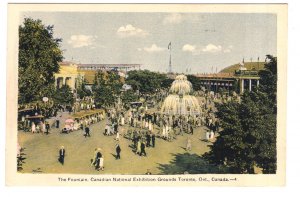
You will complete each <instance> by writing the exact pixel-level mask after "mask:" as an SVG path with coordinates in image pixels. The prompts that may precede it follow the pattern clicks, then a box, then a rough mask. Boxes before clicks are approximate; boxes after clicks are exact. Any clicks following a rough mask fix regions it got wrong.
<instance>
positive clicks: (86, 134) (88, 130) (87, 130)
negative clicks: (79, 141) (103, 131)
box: [84, 127, 91, 137]
mask: <svg viewBox="0 0 300 197" xmlns="http://www.w3.org/2000/svg"><path fill="white" fill-rule="evenodd" d="M84 131H85V135H84V136H85V137H87V136H89V137H91V135H90V128H89V127H85V129H84Z"/></svg>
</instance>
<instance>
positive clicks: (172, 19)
mask: <svg viewBox="0 0 300 197" xmlns="http://www.w3.org/2000/svg"><path fill="white" fill-rule="evenodd" d="M182 21H183V16H182V15H181V14H179V13H172V14H168V15H167V16H166V17H165V18H164V20H163V23H164V24H179V23H181V22H182Z"/></svg>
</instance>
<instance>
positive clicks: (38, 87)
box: [18, 18, 63, 103]
mask: <svg viewBox="0 0 300 197" xmlns="http://www.w3.org/2000/svg"><path fill="white" fill-rule="evenodd" d="M53 30H54V27H53V26H45V25H43V24H42V21H41V20H33V19H31V18H25V19H24V24H23V26H19V98H18V100H19V103H29V102H32V101H36V100H41V98H42V97H44V96H47V97H51V96H52V94H53V93H54V73H57V72H58V71H59V64H58V62H60V61H62V59H63V56H62V51H61V50H60V48H59V47H60V43H61V41H62V40H61V39H58V38H53V33H54V32H53Z"/></svg>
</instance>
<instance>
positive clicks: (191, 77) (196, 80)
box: [187, 75, 202, 91]
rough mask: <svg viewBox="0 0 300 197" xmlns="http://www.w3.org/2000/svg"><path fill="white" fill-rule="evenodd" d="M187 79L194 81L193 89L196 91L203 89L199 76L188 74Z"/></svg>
mask: <svg viewBox="0 0 300 197" xmlns="http://www.w3.org/2000/svg"><path fill="white" fill-rule="evenodd" d="M187 79H188V80H189V81H190V82H191V83H192V85H193V89H194V90H195V91H198V90H201V87H202V85H201V84H200V82H201V80H200V78H199V77H196V76H194V75H187Z"/></svg>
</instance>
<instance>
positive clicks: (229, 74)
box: [195, 73, 234, 78]
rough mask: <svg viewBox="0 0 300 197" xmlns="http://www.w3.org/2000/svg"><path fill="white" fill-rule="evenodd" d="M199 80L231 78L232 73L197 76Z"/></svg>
mask: <svg viewBox="0 0 300 197" xmlns="http://www.w3.org/2000/svg"><path fill="white" fill-rule="evenodd" d="M195 76H196V77H200V78H232V77H233V76H234V73H212V74H197V75H195Z"/></svg>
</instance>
